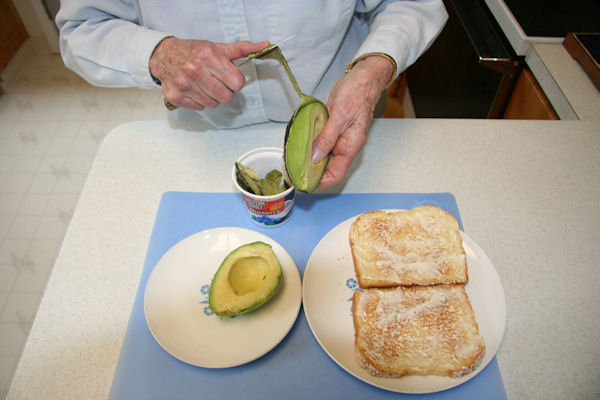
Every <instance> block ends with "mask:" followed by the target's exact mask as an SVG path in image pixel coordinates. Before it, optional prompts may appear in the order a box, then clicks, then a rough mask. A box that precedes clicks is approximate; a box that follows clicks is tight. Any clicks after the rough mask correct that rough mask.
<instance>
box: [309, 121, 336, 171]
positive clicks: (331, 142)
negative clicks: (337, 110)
mask: <svg viewBox="0 0 600 400" xmlns="http://www.w3.org/2000/svg"><path fill="white" fill-rule="evenodd" d="M342 132H343V121H340V120H339V118H335V117H331V118H329V119H328V120H327V122H326V123H325V127H323V130H322V131H321V133H320V134H319V136H317V137H316V138H315V141H314V142H313V148H312V151H313V153H312V162H313V163H316V162H319V161H321V160H322V159H324V158H325V156H327V154H329V153H331V152H332V151H333V148H334V147H335V144H336V143H337V141H338V138H339V137H340V135H341V134H342Z"/></svg>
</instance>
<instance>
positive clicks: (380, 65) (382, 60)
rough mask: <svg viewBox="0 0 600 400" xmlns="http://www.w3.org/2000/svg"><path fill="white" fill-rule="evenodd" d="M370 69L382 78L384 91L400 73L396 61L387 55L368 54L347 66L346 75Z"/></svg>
mask: <svg viewBox="0 0 600 400" xmlns="http://www.w3.org/2000/svg"><path fill="white" fill-rule="evenodd" d="M355 68H356V69H363V68H364V69H368V70H371V72H372V73H373V74H374V75H375V76H377V77H379V78H380V80H381V86H382V89H385V88H386V87H387V86H389V85H390V84H391V83H392V82H393V81H394V79H395V78H396V74H397V72H398V67H397V64H396V61H395V60H394V59H393V58H392V57H391V56H389V55H388V54H385V53H367V54H364V55H362V56H360V57H358V58H357V59H355V60H354V61H353V62H352V63H350V64H348V65H346V73H349V72H350V71H351V70H353V69H355Z"/></svg>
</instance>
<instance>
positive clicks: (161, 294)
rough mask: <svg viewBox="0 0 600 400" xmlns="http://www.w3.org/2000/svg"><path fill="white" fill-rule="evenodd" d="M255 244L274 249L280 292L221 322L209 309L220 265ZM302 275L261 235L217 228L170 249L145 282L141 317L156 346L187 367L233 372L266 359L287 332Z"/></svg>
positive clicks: (282, 251)
mask: <svg viewBox="0 0 600 400" xmlns="http://www.w3.org/2000/svg"><path fill="white" fill-rule="evenodd" d="M255 241H263V242H265V243H268V244H270V245H271V246H272V247H273V251H274V252H275V254H276V255H277V258H278V259H279V262H280V263H281V268H282V272H283V276H282V281H281V286H280V287H279V290H278V292H277V293H276V294H275V296H273V298H271V299H270V300H269V301H268V302H267V303H266V304H265V305H263V306H262V307H261V308H259V309H257V310H255V311H253V312H251V313H248V314H244V315H240V316H236V317H227V318H220V317H218V316H216V315H214V314H213V313H212V311H211V310H210V308H209V306H208V289H209V287H210V282H211V280H212V278H213V275H214V273H215V272H216V271H217V269H218V268H219V265H220V264H221V262H222V261H223V259H224V258H225V256H227V254H229V253H230V252H231V251H232V250H234V249H235V248H237V247H239V246H241V245H243V244H246V243H251V242H255ZM301 296H302V289H301V281H300V274H299V273H298V269H297V268H296V264H295V263H294V260H293V259H292V257H291V256H290V255H289V254H288V252H287V251H286V250H285V249H284V248H283V247H282V246H281V245H279V243H277V242H275V241H274V240H273V239H271V238H269V237H268V236H265V235H263V234H261V233H258V232H255V231H252V230H250V229H243V228H232V227H227V228H215V229H209V230H206V231H202V232H198V233H196V234H194V235H191V236H188V237H187V238H185V239H183V240H182V241H180V242H178V243H177V244H175V246H173V247H172V248H171V249H169V250H168V251H167V252H166V253H165V254H164V255H163V256H162V258H161V259H160V260H159V261H158V263H157V264H156V266H155V268H154V270H153V271H152V273H151V274H150V277H149V278H148V282H147V284H146V291H145V293H144V313H145V316H146V321H147V323H148V327H149V328H150V331H151V332H152V335H153V336H154V338H155V339H156V341H157V342H158V343H159V344H160V345H161V346H162V347H163V348H164V349H165V350H166V351H167V352H169V353H170V354H171V355H173V356H174V357H176V358H178V359H180V360H181V361H184V362H186V363H188V364H192V365H196V366H200V367H207V368H225V367H233V366H237V365H241V364H245V363H247V362H250V361H253V360H255V359H256V358H258V357H260V356H262V355H264V354H265V353H267V352H268V351H270V350H271V349H272V348H274V347H275V346H276V345H277V344H278V343H279V342H280V341H281V340H282V339H283V338H284V337H285V336H286V335H287V333H288V332H289V330H290V329H291V327H292V325H293V324H294V321H295V320H296V318H297V316H298V312H299V310H300V303H301Z"/></svg>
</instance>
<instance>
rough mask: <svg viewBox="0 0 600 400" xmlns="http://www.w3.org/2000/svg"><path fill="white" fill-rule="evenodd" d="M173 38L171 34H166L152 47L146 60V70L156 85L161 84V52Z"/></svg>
mask: <svg viewBox="0 0 600 400" xmlns="http://www.w3.org/2000/svg"><path fill="white" fill-rule="evenodd" d="M171 39H174V37H173V36H167V37H165V38H163V39H162V40H161V41H160V42H158V44H157V45H156V46H155V47H154V50H153V51H152V54H151V55H150V60H149V61H148V72H150V77H151V78H152V80H153V81H154V83H156V84H157V85H159V86H160V85H161V75H162V74H161V72H160V71H161V66H162V64H163V62H162V59H163V53H164V51H165V50H164V49H165V46H166V45H167V43H168V42H169V41H170V40H171Z"/></svg>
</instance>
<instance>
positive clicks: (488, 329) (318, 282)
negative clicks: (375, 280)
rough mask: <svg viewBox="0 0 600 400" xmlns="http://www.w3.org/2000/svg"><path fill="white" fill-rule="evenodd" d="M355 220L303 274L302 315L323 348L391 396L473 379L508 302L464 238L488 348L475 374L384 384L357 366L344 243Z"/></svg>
mask: <svg viewBox="0 0 600 400" xmlns="http://www.w3.org/2000/svg"><path fill="white" fill-rule="evenodd" d="M388 211H397V210H388ZM355 219H356V216H355V217H352V218H350V219H347V220H346V221H344V222H342V223H341V224H339V225H337V226H336V227H335V228H333V229H332V230H331V231H330V232H329V233H328V234H327V235H325V236H324V237H323V239H321V241H320V242H319V244H318V245H317V247H315V249H314V250H313V253H312V255H311V256H310V258H309V260H308V264H307V265H306V269H305V271H304V278H303V304H304V312H305V314H306V318H307V320H308V323H309V325H310V328H311V330H312V332H313V334H314V335H315V338H316V339H317V341H318V342H319V344H320V345H321V347H322V348H323V349H324V350H325V352H326V353H327V354H328V355H329V356H330V357H331V358H332V359H333V360H334V361H335V362H336V363H337V364H338V365H340V366H341V367H342V368H343V369H345V370H346V371H348V372H349V373H350V374H352V375H354V376H355V377H356V378H358V379H360V380H362V381H364V382H367V383H369V384H371V385H373V386H377V387H379V388H382V389H386V390H390V391H394V392H400V393H433V392H438V391H441V390H445V389H450V388H452V387H454V386H458V385H460V384H461V383H464V382H466V381H468V380H469V379H471V378H473V377H474V376H476V375H477V374H478V373H479V372H480V371H481V370H482V369H483V368H485V366H486V365H487V364H488V363H489V362H490V361H491V360H492V358H493V357H494V355H495V354H496V351H497V350H498V347H499V346H500V343H501V342H502V337H503V336H504V330H505V327H506V300H505V297H504V289H503V288H502V283H501V282H500V278H499V276H498V274H497V272H496V270H495V269H494V267H493V265H492V263H491V261H490V260H489V258H488V257H487V256H486V255H485V253H484V252H483V251H482V250H481V248H479V246H478V245H477V244H476V243H475V242H474V241H473V240H472V239H471V238H470V237H469V236H467V235H466V234H464V233H463V232H461V235H462V238H463V243H464V244H463V247H464V248H465V252H466V254H467V266H468V273H469V283H468V284H467V285H466V287H465V289H466V292H467V294H468V296H469V299H470V301H471V305H472V307H473V311H474V312H475V317H476V319H477V323H478V325H479V332H480V334H481V335H482V337H483V339H484V341H485V346H486V349H485V355H484V358H483V360H482V362H481V363H480V365H479V366H478V368H477V369H476V370H475V371H474V372H472V373H471V374H469V375H467V376H464V377H462V378H450V377H441V376H432V375H431V376H404V377H400V378H387V377H374V376H372V375H370V374H369V373H368V372H367V370H365V369H363V368H361V367H360V366H359V365H358V362H357V361H356V358H355V353H354V326H353V323H352V295H353V293H354V291H355V290H357V289H359V287H358V284H357V281H356V274H355V272H354V264H353V262H352V254H351V251H350V244H349V239H348V235H349V231H350V225H352V223H353V222H354V220H355Z"/></svg>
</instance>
